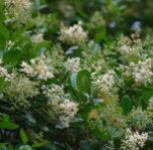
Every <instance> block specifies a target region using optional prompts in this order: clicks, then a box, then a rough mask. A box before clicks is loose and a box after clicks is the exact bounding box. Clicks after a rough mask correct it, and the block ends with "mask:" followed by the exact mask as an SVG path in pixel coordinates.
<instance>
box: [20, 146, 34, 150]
mask: <svg viewBox="0 0 153 150" xmlns="http://www.w3.org/2000/svg"><path fill="white" fill-rule="evenodd" d="M19 150H32V148H31V147H30V146H29V145H22V146H20V147H19Z"/></svg>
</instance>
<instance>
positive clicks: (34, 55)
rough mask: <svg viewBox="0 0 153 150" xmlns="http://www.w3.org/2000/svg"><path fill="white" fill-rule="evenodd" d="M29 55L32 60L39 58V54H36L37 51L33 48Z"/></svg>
mask: <svg viewBox="0 0 153 150" xmlns="http://www.w3.org/2000/svg"><path fill="white" fill-rule="evenodd" d="M29 55H30V58H35V57H37V53H36V52H35V50H34V49H33V48H31V49H30V50H29Z"/></svg>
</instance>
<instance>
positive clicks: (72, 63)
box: [64, 57, 81, 73]
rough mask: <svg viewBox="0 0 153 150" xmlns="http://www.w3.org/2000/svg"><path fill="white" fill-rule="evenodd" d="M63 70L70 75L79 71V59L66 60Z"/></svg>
mask: <svg viewBox="0 0 153 150" xmlns="http://www.w3.org/2000/svg"><path fill="white" fill-rule="evenodd" d="M64 66H65V68H66V69H67V70H69V71H71V72H72V73H77V72H79V71H80V70H81V68H80V67H79V66H80V58H79V57H76V58H71V59H70V58H68V59H67V61H66V62H65V64H64Z"/></svg>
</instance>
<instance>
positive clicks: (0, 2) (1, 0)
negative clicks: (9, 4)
mask: <svg viewBox="0 0 153 150" xmlns="http://www.w3.org/2000/svg"><path fill="white" fill-rule="evenodd" d="M3 2H4V1H3V0H0V12H1V11H3V5H4V3H3Z"/></svg>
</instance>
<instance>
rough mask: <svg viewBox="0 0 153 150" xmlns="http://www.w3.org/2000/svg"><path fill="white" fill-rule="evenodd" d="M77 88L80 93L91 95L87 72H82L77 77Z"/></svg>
mask: <svg viewBox="0 0 153 150" xmlns="http://www.w3.org/2000/svg"><path fill="white" fill-rule="evenodd" d="M77 87H78V89H79V91H81V92H87V93H88V94H90V93H91V88H90V73H89V72H88V71H87V70H82V71H80V72H79V73H78V75H77Z"/></svg>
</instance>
